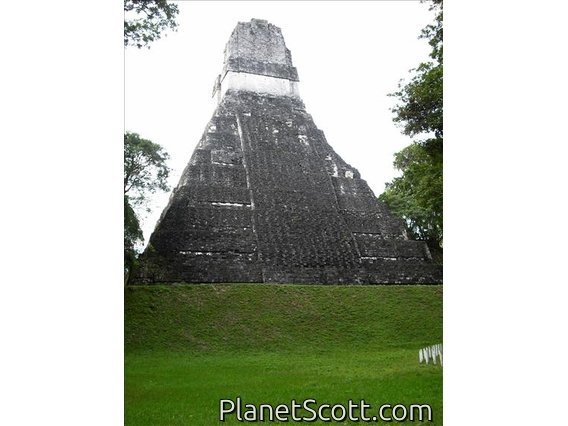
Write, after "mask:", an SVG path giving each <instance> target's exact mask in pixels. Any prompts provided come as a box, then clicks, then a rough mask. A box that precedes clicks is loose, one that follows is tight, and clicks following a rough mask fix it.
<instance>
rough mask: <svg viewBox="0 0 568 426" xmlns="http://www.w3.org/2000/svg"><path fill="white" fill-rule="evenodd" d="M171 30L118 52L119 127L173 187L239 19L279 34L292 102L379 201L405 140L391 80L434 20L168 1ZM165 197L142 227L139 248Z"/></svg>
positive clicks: (401, 73)
mask: <svg viewBox="0 0 568 426" xmlns="http://www.w3.org/2000/svg"><path fill="white" fill-rule="evenodd" d="M176 3H177V4H178V5H179V9H180V13H179V15H178V19H177V21H178V23H179V28H178V31H177V32H168V33H167V37H163V38H162V39H160V40H159V41H157V42H155V43H153V44H152V45H151V48H150V49H136V48H128V49H126V50H125V129H126V130H127V131H132V132H136V133H139V134H140V135H141V136H142V137H144V138H146V139H150V140H152V141H153V142H156V143H159V144H160V145H162V146H163V147H164V148H165V149H166V151H167V152H168V153H169V154H170V156H171V161H170V166H171V167H172V169H173V173H172V176H171V179H170V182H171V185H172V187H175V186H176V185H177V183H178V181H179V177H180V174H181V172H182V171H183V169H184V167H185V165H186V164H187V162H188V161H189V158H190V156H191V154H192V152H193V150H194V148H195V146H196V144H197V142H198V141H199V139H200V137H201V134H202V132H203V131H204V129H205V126H206V124H207V122H208V121H209V119H210V117H211V114H212V112H213V109H214V103H213V100H212V99H211V89H212V87H213V82H214V80H215V78H216V76H217V75H218V74H219V73H220V71H221V68H222V65H223V50H224V48H225V44H226V43H227V41H228V39H229V36H230V35H231V32H232V31H233V29H234V27H235V26H236V24H237V23H238V22H239V21H250V19H252V18H258V19H266V20H268V21H269V22H270V23H272V24H274V25H276V26H278V27H280V28H281V29H282V33H283V35H284V40H285V42H286V45H287V47H288V48H289V49H290V50H291V52H292V61H293V63H294V66H295V67H296V68H297V69H298V74H299V77H300V86H299V87H300V95H301V97H302V99H303V101H304V103H305V105H306V109H307V111H308V113H310V114H311V115H312V116H313V118H314V121H315V123H316V125H317V126H318V128H319V129H321V130H323V131H324V133H325V135H326V138H327V141H328V142H329V144H330V145H331V146H332V147H333V148H334V149H335V151H336V152H337V153H338V154H339V155H340V156H341V157H342V158H343V159H344V160H345V161H347V162H348V163H349V164H350V165H352V166H353V167H355V168H357V169H358V170H359V171H360V172H361V176H362V178H363V179H365V180H366V181H367V182H368V184H369V185H370V186H371V188H372V189H373V191H374V192H375V194H376V195H377V196H378V195H379V194H380V193H381V192H382V191H383V190H384V184H385V182H388V181H390V180H392V178H393V177H394V176H395V174H396V171H395V170H394V168H393V166H392V162H393V154H394V153H395V152H397V151H399V150H400V149H402V148H403V147H405V146H406V145H408V144H409V143H410V142H411V140H410V138H408V137H406V136H404V135H402V134H401V133H400V130H399V129H398V128H397V127H396V126H395V125H394V123H393V122H392V113H391V112H390V111H389V108H391V107H392V105H393V104H394V98H389V97H387V94H388V93H392V92H394V91H396V90H397V85H398V81H399V80H400V79H401V78H408V76H409V74H408V71H409V70H410V69H411V68H414V67H416V66H417V65H418V64H419V63H420V62H421V61H425V60H427V59H428V53H429V51H430V49H429V46H428V44H427V41H426V40H419V39H418V36H419V34H420V31H421V29H422V28H424V27H425V26H426V25H427V24H429V23H431V22H432V21H433V16H434V14H433V12H430V11H428V4H421V3H420V2H419V1H417V0H416V1H363V2H355V1H331V2H327V1H315V2H305V1H302V2H300V1H288V2H274V1H266V2H263V1H262V2H261V1H252V2H236V1H229V2H216V1H214V2H210V1H191V2H189V1H188V2H183V1H182V2H176ZM168 198H169V194H163V195H158V196H156V197H155V199H154V203H153V210H154V211H153V213H152V214H151V215H150V216H148V217H146V218H145V219H144V223H143V227H144V233H145V239H146V242H147V241H148V238H149V236H150V233H151V232H152V230H153V229H154V226H155V222H156V220H157V219H158V217H159V215H160V213H161V211H162V210H163V208H164V207H165V206H166V204H167V201H168Z"/></svg>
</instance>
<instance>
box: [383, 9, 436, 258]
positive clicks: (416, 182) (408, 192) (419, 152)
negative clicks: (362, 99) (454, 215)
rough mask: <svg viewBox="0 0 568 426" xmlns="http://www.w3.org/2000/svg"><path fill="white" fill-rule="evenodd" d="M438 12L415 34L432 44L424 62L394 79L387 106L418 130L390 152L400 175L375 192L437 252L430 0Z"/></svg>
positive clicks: (405, 127)
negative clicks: (403, 145) (405, 76)
mask: <svg viewBox="0 0 568 426" xmlns="http://www.w3.org/2000/svg"><path fill="white" fill-rule="evenodd" d="M431 2H432V4H431V7H430V10H435V11H436V12H437V14H436V17H435V21H434V24H431V25H428V26H427V27H426V28H424V29H423V30H422V33H421V35H420V37H419V38H424V39H427V40H428V43H429V44H430V46H431V47H432V52H431V53H430V58H431V59H432V60H431V61H429V62H425V63H421V64H420V65H419V66H418V67H417V68H416V69H414V70H411V72H413V73H414V75H413V77H412V78H411V80H410V81H409V82H408V83H406V84H403V83H404V82H403V81H401V82H400V83H399V87H398V88H399V90H398V92H395V93H392V94H390V95H389V96H393V97H396V98H397V99H398V104H397V105H396V106H395V107H393V108H392V109H391V111H392V112H393V113H394V114H395V116H394V118H393V121H394V122H395V123H396V124H397V125H398V126H400V127H401V129H402V133H403V134H405V135H408V136H410V137H415V136H422V137H423V138H424V139H419V140H417V141H414V142H413V143H412V144H411V145H410V146H408V147H406V148H404V149H403V150H402V151H400V152H398V153H396V154H395V161H394V166H395V168H396V169H397V170H399V171H401V172H402V174H401V176H400V177H397V178H395V179H393V181H392V182H390V183H387V184H386V189H385V192H384V193H382V194H381V195H380V196H379V199H380V200H381V201H383V202H384V203H385V204H386V205H387V207H388V208H389V209H390V210H391V212H393V213H394V214H395V215H396V216H398V217H400V218H401V219H403V220H404V222H405V223H406V225H407V229H408V232H409V234H410V235H411V236H412V237H413V238H415V239H419V240H423V241H426V242H427V243H428V245H429V247H430V249H431V250H432V251H433V252H438V253H433V254H435V255H436V254H439V255H440V256H441V243H442V238H443V220H442V216H443V191H442V189H443V184H442V181H443V179H442V177H443V138H444V131H443V1H442V0H431Z"/></svg>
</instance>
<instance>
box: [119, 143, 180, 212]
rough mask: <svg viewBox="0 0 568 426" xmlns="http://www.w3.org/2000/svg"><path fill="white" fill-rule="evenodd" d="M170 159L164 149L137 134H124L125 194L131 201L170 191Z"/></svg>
mask: <svg viewBox="0 0 568 426" xmlns="http://www.w3.org/2000/svg"><path fill="white" fill-rule="evenodd" d="M169 158H170V156H169V155H168V153H167V152H165V151H164V149H163V148H162V147H161V146H160V145H158V144H156V143H153V142H152V141H149V140H147V139H142V138H141V137H140V135H138V134H137V133H130V132H126V133H125V134H124V194H125V195H126V194H130V198H131V200H137V201H139V200H140V199H144V198H145V194H146V193H152V194H153V193H155V192H156V191H157V190H162V191H169V187H168V185H167V180H168V176H169V173H170V169H169V167H168V166H167V165H166V161H167V160H168V159H169Z"/></svg>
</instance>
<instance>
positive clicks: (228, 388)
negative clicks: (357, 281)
mask: <svg viewBox="0 0 568 426" xmlns="http://www.w3.org/2000/svg"><path fill="white" fill-rule="evenodd" d="M441 341H442V286H301V285H263V284H222V285H221V284H207V285H190V286H152V287H131V288H127V289H126V291H125V425H137V426H138V425H164V426H166V425H197V426H199V425H215V424H240V423H239V422H238V421H237V419H236V417H235V416H234V415H229V416H228V418H227V420H226V421H225V423H221V422H219V400H220V399H225V398H226V399H233V400H235V399H236V397H237V396H239V397H241V398H242V400H243V405H244V404H246V403H251V404H255V405H257V406H258V405H260V404H273V405H274V406H276V405H278V404H283V403H284V404H288V405H290V401H291V400H292V399H294V400H296V401H303V400H305V399H308V398H313V399H316V400H317V401H318V404H321V403H328V404H330V405H333V404H337V403H342V404H344V405H346V404H347V402H348V400H349V399H352V400H354V401H359V400H360V399H364V400H365V401H366V402H367V403H368V404H371V406H372V407H373V410H375V409H377V408H378V407H379V406H380V405H381V404H386V403H388V404H391V405H395V404H406V405H410V404H430V405H431V407H432V410H433V413H434V419H433V422H423V423H421V422H413V423H409V424H430V425H432V424H434V425H441V424H442V369H441V368H440V367H439V366H433V365H428V366H427V365H421V364H419V363H418V349H419V348H421V347H424V346H427V345H431V344H434V343H438V342H441ZM370 413H371V414H373V413H375V412H374V411H372V412H371V411H370ZM306 414H307V413H306ZM326 414H327V415H328V416H329V412H327V413H326ZM267 423H268V422H267ZM277 423H278V422H271V423H270V424H277ZM334 423H335V424H361V423H362V422H360V423H356V422H353V423H350V422H349V420H348V419H346V420H345V421H344V422H334ZM395 423H396V422H395ZM289 424H295V423H294V422H289ZM312 424H325V423H323V422H314V423H312ZM379 424H380V422H379ZM387 424H388V423H387Z"/></svg>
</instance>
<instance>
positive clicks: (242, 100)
mask: <svg viewBox="0 0 568 426" xmlns="http://www.w3.org/2000/svg"><path fill="white" fill-rule="evenodd" d="M134 282H135V283H154V282H281V283H323V284H341V283H345V284H349V283H361V284H393V283H407V284H412V283H441V282H442V267H441V265H435V264H433V263H432V262H431V257H430V254H429V252H428V248H427V247H426V244H425V243H423V242H418V241H410V240H408V239H407V237H406V235H405V232H404V227H403V225H402V223H401V222H400V221H398V220H397V219H396V218H394V217H393V216H392V215H391V214H390V212H389V211H388V210H387V209H386V207H385V206H384V205H383V204H382V203H381V202H380V201H379V200H378V199H377V197H375V195H374V194H373V192H372V191H371V189H370V188H369V186H368V185H367V183H366V182H365V181H364V180H362V179H361V177H360V174H359V172H358V171H357V170H356V169H354V168H353V167H351V166H350V165H348V164H346V163H345V162H344V161H343V160H342V159H341V158H340V157H339V156H338V155H337V154H336V153H335V152H334V151H333V148H332V147H331V146H330V145H329V144H328V143H327V141H326V140H325V136H324V134H323V132H321V131H320V130H319V129H317V127H316V125H315V124H314V122H313V120H312V118H311V116H310V115H309V114H308V113H307V112H306V110H305V108H304V105H303V104H302V102H301V101H299V100H297V99H292V98H287V97H270V96H261V95H259V94H255V93H250V92H237V93H233V92H231V91H229V92H227V93H226V94H225V97H224V98H223V100H222V102H221V104H220V105H219V106H218V108H217V110H216V112H215V114H214V116H213V117H212V119H211V121H210V123H209V124H208V126H207V128H206V130H205V133H204V134H203V137H202V139H201V141H200V142H199V145H198V147H197V149H196V150H195V152H194V154H193V156H192V158H191V160H190V162H189V164H188V166H187V167H186V169H185V171H184V173H183V175H182V177H181V179H180V183H179V185H178V186H177V188H176V189H175V190H174V192H173V194H172V196H171V198H170V202H169V205H168V207H167V208H166V209H165V210H164V212H163V214H162V217H161V219H160V221H159V223H158V224H157V226H156V229H155V231H154V233H153V234H152V236H151V238H150V244H149V247H148V249H147V250H146V252H145V253H144V255H143V256H142V259H141V268H140V271H139V274H138V276H137V277H135V278H134Z"/></svg>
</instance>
